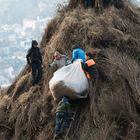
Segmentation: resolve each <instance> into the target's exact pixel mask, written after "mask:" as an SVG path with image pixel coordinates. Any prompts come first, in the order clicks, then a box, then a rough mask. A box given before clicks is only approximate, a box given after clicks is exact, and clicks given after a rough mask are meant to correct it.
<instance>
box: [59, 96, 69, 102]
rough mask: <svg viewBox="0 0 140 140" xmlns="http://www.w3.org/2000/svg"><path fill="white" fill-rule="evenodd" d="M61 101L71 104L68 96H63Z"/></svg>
mask: <svg viewBox="0 0 140 140" xmlns="http://www.w3.org/2000/svg"><path fill="white" fill-rule="evenodd" d="M61 101H62V102H69V97H68V96H63V97H62V99H61Z"/></svg>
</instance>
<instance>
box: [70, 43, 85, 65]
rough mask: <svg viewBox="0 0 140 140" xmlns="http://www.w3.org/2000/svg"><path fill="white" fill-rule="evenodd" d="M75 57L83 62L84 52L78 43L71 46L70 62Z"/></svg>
mask: <svg viewBox="0 0 140 140" xmlns="http://www.w3.org/2000/svg"><path fill="white" fill-rule="evenodd" d="M77 59H81V60H82V63H85V61H86V58H85V52H84V50H83V49H81V47H80V46H79V45H78V44H75V45H73V46H72V62H74V61H75V60H77Z"/></svg>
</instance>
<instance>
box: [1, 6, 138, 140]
mask: <svg viewBox="0 0 140 140" xmlns="http://www.w3.org/2000/svg"><path fill="white" fill-rule="evenodd" d="M139 38H140V11H138V10H136V9H134V8H132V7H129V6H128V5H125V6H124V8H122V9H116V8H115V7H113V6H111V7H108V8H106V9H105V10H104V13H103V14H101V15H97V14H95V12H94V9H88V10H85V9H83V8H82V7H77V8H75V9H69V10H67V9H66V8H64V9H63V10H62V11H61V12H60V13H58V15H57V17H55V18H54V19H53V20H52V21H51V22H50V23H49V25H48V26H47V28H46V30H45V34H44V36H43V38H42V41H41V48H42V52H43V59H44V74H43V78H42V81H41V84H42V86H35V87H31V85H30V73H28V72H27V71H26V70H27V68H25V69H24V71H23V72H22V73H21V74H20V75H19V77H18V78H17V80H16V81H15V82H14V83H13V85H12V86H11V87H10V88H9V89H7V91H6V92H4V93H3V94H2V95H1V96H0V140H9V139H10V140H27V139H28V140H36V139H37V140H51V138H52V136H53V135H52V133H53V127H54V110H55V106H56V104H55V103H54V102H53V98H52V96H51V93H50V91H49V87H48V82H49V80H50V78H51V77H52V75H53V71H54V70H52V69H48V64H49V62H50V61H51V56H52V53H53V51H54V50H55V49H61V50H62V51H64V52H65V53H66V54H68V55H69V56H70V54H71V53H70V49H71V46H72V44H74V43H80V44H81V45H82V46H83V48H84V49H85V50H86V51H87V50H92V49H94V50H95V49H100V50H101V51H100V53H99V54H98V55H97V57H96V62H97V65H98V69H99V72H100V77H99V79H98V81H97V82H96V83H95V85H94V88H93V90H92V91H93V92H92V93H91V94H90V101H89V102H88V103H86V104H85V105H82V106H81V108H80V109H79V113H78V115H77V119H76V120H75V123H74V124H73V126H72V128H73V131H71V132H70V136H69V140H76V139H77V140H86V139H87V140H119V139H122V140H137V139H139V137H140V119H139V115H140V114H139V112H140V82H138V81H139V80H140V65H139V64H140V46H139V44H140V40H139ZM13 94H14V95H15V98H14V101H12V100H11V97H12V95H13Z"/></svg>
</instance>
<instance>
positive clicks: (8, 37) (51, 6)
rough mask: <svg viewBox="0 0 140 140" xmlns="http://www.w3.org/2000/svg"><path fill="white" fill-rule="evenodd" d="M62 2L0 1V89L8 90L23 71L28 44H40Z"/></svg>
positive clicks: (52, 0)
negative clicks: (35, 42)
mask: <svg viewBox="0 0 140 140" xmlns="http://www.w3.org/2000/svg"><path fill="white" fill-rule="evenodd" d="M64 1H66V0H57V1H56V0H51V2H50V0H25V1H22V0H0V13H1V15H0V19H1V20H0V87H6V86H9V85H10V84H11V83H12V82H13V80H14V79H15V78H16V76H17V75H18V74H19V73H20V72H21V71H22V69H23V68H24V67H25V65H26V53H27V51H28V49H29V48H30V46H31V40H32V39H36V40H37V41H40V40H41V38H42V35H43V31H44V28H45V27H46V24H47V22H48V21H49V20H50V19H51V18H52V17H53V16H54V15H55V13H56V9H57V4H58V3H62V2H63V3H64Z"/></svg>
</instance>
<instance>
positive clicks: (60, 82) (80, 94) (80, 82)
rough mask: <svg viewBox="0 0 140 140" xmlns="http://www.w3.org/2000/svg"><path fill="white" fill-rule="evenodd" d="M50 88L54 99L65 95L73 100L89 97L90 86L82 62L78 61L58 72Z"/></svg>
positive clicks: (51, 81)
mask: <svg viewBox="0 0 140 140" xmlns="http://www.w3.org/2000/svg"><path fill="white" fill-rule="evenodd" d="M49 87H50V90H51V93H52V95H53V97H54V99H59V98H61V97H62V96H64V95H67V96H69V97H70V98H71V99H76V98H85V97H87V91H88V88H89V85H88V80H87V78H86V75H85V73H84V71H83V70H82V68H81V62H79V61H76V62H74V63H73V64H70V65H68V66H64V67H62V68H61V69H59V70H57V71H56V72H55V73H54V75H53V77H52V79H51V80H50V82H49Z"/></svg>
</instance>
